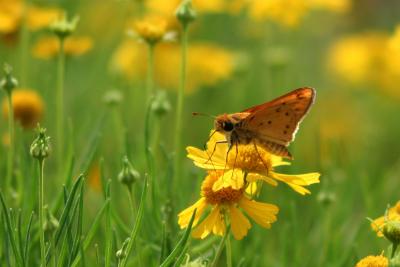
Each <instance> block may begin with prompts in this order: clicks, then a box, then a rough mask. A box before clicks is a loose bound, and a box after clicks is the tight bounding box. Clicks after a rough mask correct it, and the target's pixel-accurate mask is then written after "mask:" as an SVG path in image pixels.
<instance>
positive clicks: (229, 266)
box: [225, 233, 232, 267]
mask: <svg viewBox="0 0 400 267" xmlns="http://www.w3.org/2000/svg"><path fill="white" fill-rule="evenodd" d="M225 248H226V266H227V267H232V246H231V235H230V233H228V236H227V237H226V240H225Z"/></svg>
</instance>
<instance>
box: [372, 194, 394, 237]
mask: <svg viewBox="0 0 400 267" xmlns="http://www.w3.org/2000/svg"><path fill="white" fill-rule="evenodd" d="M388 221H398V222H400V201H398V202H397V204H396V205H395V206H393V207H391V208H390V209H389V210H388V213H387V216H381V217H379V218H376V219H375V220H374V221H373V222H372V223H371V227H372V229H373V230H374V231H375V232H376V233H377V235H378V236H379V237H382V236H383V233H382V230H383V226H384V225H385V224H386V222H388Z"/></svg>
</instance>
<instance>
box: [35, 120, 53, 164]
mask: <svg viewBox="0 0 400 267" xmlns="http://www.w3.org/2000/svg"><path fill="white" fill-rule="evenodd" d="M37 133H38V136H37V137H36V139H35V140H34V141H33V143H32V145H31V148H30V153H31V156H32V157H34V158H36V159H38V160H44V159H45V158H47V157H48V156H49V154H50V150H51V148H50V137H49V136H47V135H46V129H44V128H41V127H40V126H39V125H38V127H37Z"/></svg>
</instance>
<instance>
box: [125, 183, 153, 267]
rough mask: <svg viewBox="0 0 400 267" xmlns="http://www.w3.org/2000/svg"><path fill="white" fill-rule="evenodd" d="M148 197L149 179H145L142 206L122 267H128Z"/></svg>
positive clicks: (141, 198) (141, 199)
mask: <svg viewBox="0 0 400 267" xmlns="http://www.w3.org/2000/svg"><path fill="white" fill-rule="evenodd" d="M146 195H147V177H146V178H145V179H144V184H143V190H142V196H141V197H140V205H139V209H138V212H137V216H136V220H135V225H134V227H133V229H132V232H131V235H130V240H129V242H128V245H127V246H126V257H125V258H124V259H123V260H122V263H121V266H122V267H124V266H126V264H127V262H128V258H129V255H130V253H131V251H132V247H133V244H134V243H135V239H136V236H137V234H138V231H139V228H140V224H141V222H142V219H143V211H144V203H145V199H146Z"/></svg>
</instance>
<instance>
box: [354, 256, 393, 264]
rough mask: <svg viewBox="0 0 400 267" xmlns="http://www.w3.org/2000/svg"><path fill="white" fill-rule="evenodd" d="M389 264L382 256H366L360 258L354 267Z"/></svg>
mask: <svg viewBox="0 0 400 267" xmlns="http://www.w3.org/2000/svg"><path fill="white" fill-rule="evenodd" d="M387 266H389V260H388V259H387V258H386V257H384V256H382V255H379V256H367V257H365V258H363V259H361V260H360V261H359V262H358V263H357V264H356V266H355V267H387Z"/></svg>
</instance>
